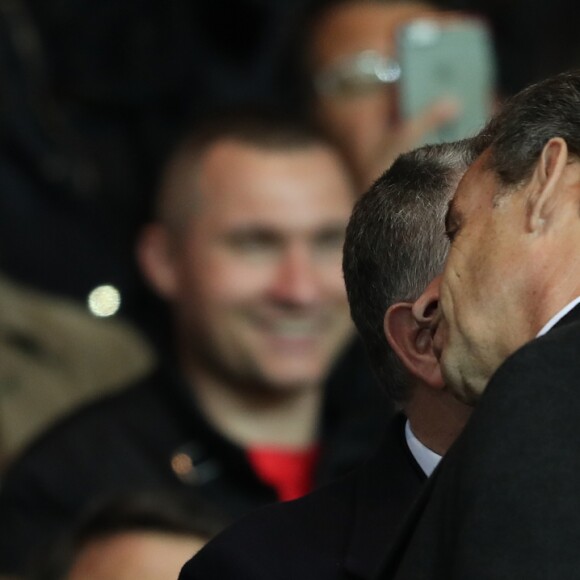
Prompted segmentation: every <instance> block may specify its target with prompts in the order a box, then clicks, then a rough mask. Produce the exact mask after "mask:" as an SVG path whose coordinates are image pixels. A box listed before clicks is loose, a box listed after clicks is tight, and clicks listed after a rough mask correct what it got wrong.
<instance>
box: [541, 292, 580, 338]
mask: <svg viewBox="0 0 580 580" xmlns="http://www.w3.org/2000/svg"><path fill="white" fill-rule="evenodd" d="M578 304H580V296H578V298H576V300H572V302H569V303H568V304H567V305H566V306H564V308H562V310H560V312H558V313H557V314H554V316H552V318H550V320H548V322H546V324H544V326H543V327H542V330H540V332H538V334H536V338H537V337H538V336H542V335H543V334H546V333H547V332H548V331H549V330H552V328H554V326H556V324H558V322H560V320H562V318H564V316H566V314H568V312H570V310H572V309H573V308H574V307H575V306H577V305H578Z"/></svg>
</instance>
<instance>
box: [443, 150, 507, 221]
mask: <svg viewBox="0 0 580 580" xmlns="http://www.w3.org/2000/svg"><path fill="white" fill-rule="evenodd" d="M489 155H490V153H489V151H485V152H484V153H483V154H482V155H480V156H479V157H478V158H477V159H476V160H475V161H474V162H473V163H472V165H471V166H470V167H469V169H468V170H467V171H466V172H465V174H464V176H463V177H462V179H461V181H460V182H459V185H458V186H457V190H456V192H455V194H454V196H453V199H452V200H451V202H450V204H449V212H448V215H449V216H450V217H456V216H457V215H458V214H465V213H467V212H469V211H470V210H472V209H474V208H478V207H479V208H481V207H482V206H486V207H491V206H492V204H493V198H494V196H495V194H496V192H497V182H496V180H495V177H494V174H493V172H492V171H491V170H490V169H489V168H488V161H489Z"/></svg>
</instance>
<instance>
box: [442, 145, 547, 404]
mask: <svg viewBox="0 0 580 580" xmlns="http://www.w3.org/2000/svg"><path fill="white" fill-rule="evenodd" d="M487 156H488V153H484V155H483V156H481V157H480V158H479V159H478V160H477V161H476V162H475V163H474V165H473V166H472V167H471V168H470V169H469V170H468V172H467V173H466V175H465V176H464V178H463V180H462V181H461V182H460V184H459V187H458V189H457V193H456V194H455V197H454V199H453V201H452V203H451V205H450V211H449V214H448V219H447V229H448V233H449V234H450V238H451V240H452V243H451V248H450V252H449V257H448V260H447V264H446V267H445V270H444V273H443V276H442V279H441V285H440V306H441V321H440V325H439V328H438V329H437V331H436V333H435V347H436V351H438V352H439V353H440V354H441V357H442V358H441V361H442V368H443V373H444V377H445V382H446V384H447V385H448V386H449V387H450V388H452V389H453V390H454V392H455V393H456V394H457V395H458V396H459V398H461V399H462V400H464V401H466V402H469V403H474V402H475V401H476V400H477V398H478V397H479V395H481V393H482V391H483V390H484V389H485V386H486V385H487V382H488V380H489V378H490V377H491V375H492V374H493V373H494V372H495V370H496V369H497V368H498V367H499V365H500V364H501V363H502V362H503V361H504V360H505V359H506V358H507V357H508V356H509V355H510V354H511V353H513V352H514V351H515V350H516V349H518V348H519V347H520V346H522V345H523V344H524V343H525V342H526V341H528V340H530V339H531V338H533V336H534V335H535V332H537V330H539V329H534V328H533V327H532V324H531V316H530V309H529V308H528V307H529V306H531V304H533V300H534V297H533V287H532V285H530V284H529V283H528V282H529V280H528V278H527V275H528V271H529V265H530V261H529V260H531V259H533V255H532V253H531V251H530V248H529V246H530V244H529V241H530V240H528V239H527V238H529V237H530V235H529V234H526V228H525V217H526V208H525V195H523V194H522V193H521V192H512V193H507V192H506V194H505V195H502V196H500V197H496V194H497V193H498V191H499V184H498V182H497V180H496V178H495V176H494V174H493V172H492V171H490V170H489V169H486V168H485V161H486V159H487Z"/></svg>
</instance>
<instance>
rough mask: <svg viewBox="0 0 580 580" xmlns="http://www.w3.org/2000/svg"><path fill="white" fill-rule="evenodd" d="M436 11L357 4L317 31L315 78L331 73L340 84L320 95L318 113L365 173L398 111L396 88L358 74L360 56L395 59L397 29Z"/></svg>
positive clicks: (335, 12)
mask: <svg viewBox="0 0 580 580" xmlns="http://www.w3.org/2000/svg"><path fill="white" fill-rule="evenodd" d="M432 13H433V9H432V8H428V7H427V6H426V5H424V4H421V3H420V2H417V3H411V2H410V3H402V4H397V3H394V4H388V3H385V4H380V3H370V2H369V3H366V2H352V3H346V4H342V5H339V6H337V7H336V8H333V9H331V10H329V12H328V13H327V14H325V15H324V16H323V18H322V20H321V21H320V22H319V23H318V25H317V26H316V28H315V30H314V33H313V38H312V41H311V45H310V47H311V61H312V65H313V69H314V76H315V78H318V79H319V78H320V76H321V75H322V77H324V76H325V75H327V74H328V73H329V72H330V73H332V78H335V79H336V80H338V82H337V84H336V87H335V88H334V89H332V90H328V91H326V92H325V91H322V92H321V91H318V92H317V95H318V96H317V99H316V104H315V108H316V111H315V112H316V114H317V116H318V118H319V119H320V121H321V123H322V124H323V125H324V126H325V127H326V128H327V129H328V130H329V131H330V132H331V133H333V134H334V135H335V136H336V138H337V139H338V141H339V143H341V145H342V146H343V147H344V149H345V151H346V153H347V154H348V155H349V157H350V158H351V159H352V161H353V163H354V166H355V167H356V168H357V170H358V171H359V172H361V173H364V172H365V171H366V170H367V168H368V167H369V165H372V164H373V161H374V159H375V157H378V156H379V155H380V149H381V146H382V143H383V142H384V141H385V137H386V134H388V132H389V131H392V130H393V126H394V122H395V118H396V114H397V111H396V102H395V95H394V88H393V85H390V84H381V83H380V82H376V81H375V82H373V80H372V79H371V78H370V77H369V76H368V75H363V74H361V73H360V71H358V72H357V69H359V68H360V66H361V65H362V61H361V60H360V58H361V56H363V55H364V53H365V51H372V53H371V58H377V57H378V58H379V59H380V58H384V57H390V58H394V57H395V33H396V30H397V27H398V26H399V25H401V24H403V23H406V22H408V21H409V20H411V19H413V18H416V17H419V16H425V15H428V14H432ZM382 169H384V168H381V170H382ZM377 176H378V175H377Z"/></svg>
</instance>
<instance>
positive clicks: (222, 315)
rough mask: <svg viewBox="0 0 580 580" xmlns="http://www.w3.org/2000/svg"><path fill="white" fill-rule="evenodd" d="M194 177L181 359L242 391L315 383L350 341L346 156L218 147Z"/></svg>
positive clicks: (182, 262) (322, 150)
mask: <svg viewBox="0 0 580 580" xmlns="http://www.w3.org/2000/svg"><path fill="white" fill-rule="evenodd" d="M193 173H195V175H192V176H190V177H191V180H190V181H191V187H192V188H195V190H196V191H197V192H199V194H198V195H199V198H198V199H197V201H196V208H195V209H194V210H193V211H192V215H191V216H190V218H189V220H188V221H187V225H186V227H185V229H184V232H183V234H182V238H181V239H180V240H179V241H178V243H177V248H176V251H175V255H174V268H175V272H176V280H177V284H176V290H175V295H174V296H173V297H172V299H173V302H174V305H175V307H176V314H177V317H178V320H179V321H180V325H181V347H182V355H183V356H184V357H185V360H186V362H188V364H190V365H192V367H196V368H198V369H203V370H205V371H210V372H212V373H214V374H215V373H217V374H218V375H221V377H222V378H225V379H226V380H228V381H229V383H230V384H235V385H240V387H242V388H243V386H246V387H250V388H254V389H268V390H272V389H274V390H277V391H284V390H289V389H295V388H299V387H309V386H315V385H316V386H317V385H319V384H320V383H321V382H322V381H323V380H324V378H325V376H326V374H327V372H328V371H329V367H330V366H331V364H332V363H333V361H334V360H335V359H336V357H337V355H338V354H339V351H340V350H342V348H343V347H344V346H345V344H346V342H347V341H348V339H349V338H350V336H351V323H350V316H349V310H348V306H347V301H346V291H345V288H344V282H343V279H342V271H341V259H342V243H343V238H344V230H345V226H346V223H347V220H348V218H349V215H350V211H351V207H352V202H353V191H352V185H351V184H350V182H349V180H348V177H347V174H346V172H345V170H344V168H343V166H342V165H341V163H340V161H339V158H338V157H337V156H336V155H335V154H334V152H332V151H331V150H330V149H328V148H326V147H323V146H310V147H306V148H301V149H295V150H289V151H276V150H273V151H269V150H266V149H259V148H255V147H253V146H250V145H247V144H244V143H240V142H236V141H221V142H218V143H217V144H215V145H214V146H212V147H211V148H210V149H209V150H208V151H207V152H206V154H205V155H204V156H203V158H202V161H201V166H200V168H199V171H197V172H193Z"/></svg>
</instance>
